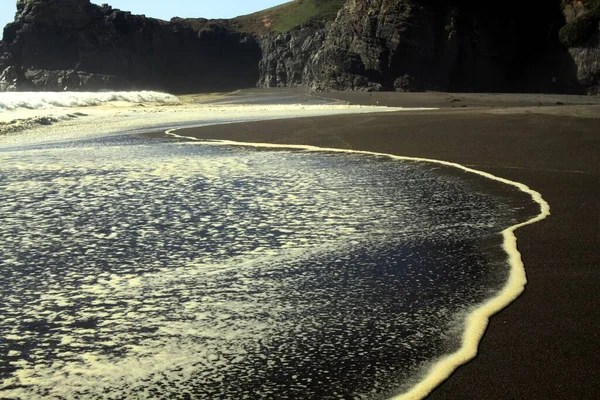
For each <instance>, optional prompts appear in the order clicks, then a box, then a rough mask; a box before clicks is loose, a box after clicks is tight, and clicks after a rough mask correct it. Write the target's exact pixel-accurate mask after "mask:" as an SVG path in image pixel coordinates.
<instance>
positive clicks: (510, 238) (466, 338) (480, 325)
mask: <svg viewBox="0 0 600 400" xmlns="http://www.w3.org/2000/svg"><path fill="white" fill-rule="evenodd" d="M178 130H179V129H169V130H167V131H166V132H165V133H166V134H167V135H169V136H172V137H175V138H178V139H188V140H189V139H192V140H200V139H196V138H194V137H186V136H180V135H178V134H177V133H175V132H176V131H178ZM205 144H208V145H226V146H241V147H257V148H273V149H298V150H306V151H315V152H333V153H355V154H365V155H373V156H383V157H388V158H390V159H393V160H404V161H417V162H427V163H432V164H437V165H442V166H446V167H451V168H456V169H459V170H461V171H464V172H467V173H470V174H475V175H479V176H481V177H484V178H487V179H489V180H492V181H495V182H499V183H502V184H505V185H509V186H514V187H516V188H517V189H519V190H520V191H522V192H524V193H526V194H528V195H530V196H531V200H532V202H534V203H537V204H538V205H539V208H540V210H539V214H538V215H536V216H534V217H532V218H530V219H528V220H526V221H522V222H519V223H517V224H515V225H512V226H510V227H508V228H506V229H504V230H502V232H501V236H502V238H503V245H502V247H503V249H504V251H505V253H506V256H507V257H506V261H507V263H508V266H509V268H510V271H509V276H508V279H507V282H506V284H505V286H504V287H503V288H502V290H500V292H498V294H497V295H496V296H495V297H493V298H489V299H487V300H486V301H485V302H484V303H482V304H480V305H479V307H478V308H476V309H474V310H472V312H471V313H470V314H469V315H468V316H467V318H466V320H465V331H464V333H463V335H462V345H461V348H460V349H458V350H457V351H456V352H454V353H450V354H447V355H445V356H444V357H442V358H441V359H439V360H438V361H437V362H435V363H434V364H433V365H432V366H431V367H430V369H429V371H428V372H427V373H426V374H425V375H424V376H423V379H421V380H420V381H419V382H418V383H417V384H416V385H415V386H413V387H412V388H411V389H410V390H409V391H407V392H405V393H401V394H399V395H395V396H394V397H392V398H391V399H393V400H412V399H421V398H425V397H426V396H427V395H429V394H430V393H431V392H432V391H433V390H435V388H436V387H437V386H439V385H440V384H441V383H442V382H444V381H445V380H447V379H448V378H449V377H450V376H451V375H452V373H453V372H454V371H456V369H458V368H459V367H460V366H461V365H464V364H465V363H468V362H469V361H471V360H473V359H474V358H475V357H476V356H477V350H478V347H479V343H480V341H481V338H482V337H483V335H484V334H485V331H486V329H487V326H488V324H489V319H490V318H491V317H492V316H494V315H495V314H497V313H498V312H500V311H502V310H503V309H504V308H506V307H508V306H509V305H510V304H511V303H512V302H513V301H514V300H515V299H517V298H518V297H519V296H520V295H521V294H522V293H523V291H524V290H525V285H526V284H527V278H526V273H525V268H524V265H523V262H522V259H521V254H520V253H519V250H518V248H517V238H516V236H515V232H516V231H517V230H518V229H520V228H522V227H524V226H527V225H531V224H535V223H536V222H540V221H542V220H544V219H545V218H547V217H548V216H549V215H550V206H549V204H548V203H547V202H546V201H545V200H544V199H543V198H542V196H541V194H540V193H538V192H536V191H535V190H532V189H531V188H529V187H527V186H526V185H524V184H522V183H519V182H514V181H510V180H507V179H504V178H501V177H498V176H495V175H492V174H489V173H487V172H482V171H478V170H474V169H472V168H469V167H465V166H463V165H460V164H456V163H451V162H447V161H442V160H434V159H426V158H415V157H405V156H398V155H393V154H386V153H373V152H365V151H359V150H340V149H335V148H322V147H314V146H309V145H285V144H281V145H273V144H269V143H251V142H231V141H226V140H223V141H216V142H210V143H205Z"/></svg>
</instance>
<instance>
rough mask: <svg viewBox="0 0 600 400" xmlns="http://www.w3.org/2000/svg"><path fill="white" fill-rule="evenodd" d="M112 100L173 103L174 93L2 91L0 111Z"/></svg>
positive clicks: (94, 104)
mask: <svg viewBox="0 0 600 400" xmlns="http://www.w3.org/2000/svg"><path fill="white" fill-rule="evenodd" d="M110 102H125V103H159V104H172V103H177V102H179V99H178V98H177V97H176V96H173V95H172V94H167V93H160V92H152V91H141V92H4V93H0V112H6V111H12V110H19V109H28V110H32V109H48V108H57V107H89V106H97V105H101V104H105V103H110Z"/></svg>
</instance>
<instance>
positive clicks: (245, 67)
mask: <svg viewBox="0 0 600 400" xmlns="http://www.w3.org/2000/svg"><path fill="white" fill-rule="evenodd" d="M0 54H2V56H0V57H1V59H0V89H4V90H7V89H9V90H10V89H17V90H42V89H43V90H94V89H106V88H110V89H134V88H135V89H144V88H152V89H162V90H168V91H174V92H187V91H202V90H217V89H227V88H234V87H250V86H254V85H255V83H256V81H257V79H258V62H259V59H260V49H259V47H258V44H257V43H256V41H255V40H254V38H253V37H252V36H250V35H245V34H242V33H239V32H234V31H231V30H229V29H228V28H227V27H226V26H223V25H220V24H217V23H214V24H205V26H204V27H203V29H202V30H195V29H193V28H192V27H191V26H189V25H188V24H186V23H185V22H183V21H177V20H174V21H173V22H165V21H160V20H156V19H151V18H146V17H144V16H137V15H132V14H131V13H128V12H122V11H120V10H116V9H112V8H111V7H110V6H102V7H100V6H96V5H93V4H91V3H90V1H89V0H19V1H18V2H17V15H16V19H15V22H13V23H11V24H8V25H7V26H6V27H5V29H4V38H3V42H2V44H1V46H0Z"/></svg>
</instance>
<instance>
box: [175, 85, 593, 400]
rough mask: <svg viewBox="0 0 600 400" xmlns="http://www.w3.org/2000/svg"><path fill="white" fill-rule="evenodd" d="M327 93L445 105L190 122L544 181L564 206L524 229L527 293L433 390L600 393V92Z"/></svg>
mask: <svg viewBox="0 0 600 400" xmlns="http://www.w3.org/2000/svg"><path fill="white" fill-rule="evenodd" d="M327 95H328V96H331V97H334V98H336V99H338V100H343V101H347V102H349V103H350V104H376V105H392V106H405V107H407V106H410V107H441V109H440V110H438V111H421V112H402V113H384V114H368V115H346V116H326V117H318V118H317V117H309V118H302V119H286V120H278V121H264V122H253V123H244V124H234V125H221V126H211V127H203V128H196V129H187V130H183V131H178V133H179V134H181V135H193V136H195V137H200V138H207V139H230V140H236V141H246V142H270V143H281V144H283V143H285V144H309V145H316V146H322V147H337V148H344V149H354V150H366V151H374V152H384V153H391V154H398V155H404V156H412V157H425V158H434V159H440V160H446V161H451V162H456V163H459V164H463V165H466V166H469V167H472V168H474V169H477V170H482V171H486V172H489V173H491V174H494V175H496V176H500V177H503V178H507V179H510V180H514V181H517V182H522V183H524V184H526V185H528V186H529V187H531V188H532V189H534V190H537V191H539V192H541V193H542V195H543V196H544V199H545V200H546V201H548V202H549V203H550V206H551V211H552V215H551V216H550V217H549V218H548V219H546V220H545V221H542V222H541V223H538V224H534V225H531V226H528V227H524V228H522V229H520V230H519V231H517V233H516V235H517V239H518V246H519V249H520V251H521V254H522V257H523V261H524V263H525V269H526V271H527V276H528V281H529V283H528V285H527V288H526V291H525V293H524V294H523V295H522V296H521V297H520V298H519V299H517V300H516V301H515V302H514V303H513V304H511V305H510V306H509V307H508V308H506V309H505V310H503V311H501V312H500V313H499V314H497V315H496V316H494V317H493V318H492V319H491V321H490V326H489V328H488V330H487V332H486V335H485V337H484V338H483V340H482V342H481V345H480V352H479V355H478V357H477V358H476V359H475V360H474V361H472V362H470V363H469V364H467V365H465V366H462V367H460V368H459V369H458V370H457V371H456V372H455V373H454V374H453V375H452V376H451V377H450V379H448V380H447V381H446V382H445V383H443V384H442V385H441V386H440V387H438V388H437V389H436V390H435V391H434V392H433V393H432V394H431V395H430V397H429V398H431V399H596V398H598V396H599V395H600V368H599V366H600V352H599V351H598V349H600V333H599V332H600V331H599V329H598V328H599V321H600V250H599V249H600V201H599V200H598V199H599V198H600V99H598V98H594V97H580V96H540V95H454V94H444V93H424V94H423V93H419V94H394V93H382V94H369V93H333V94H327ZM456 98H459V99H460V100H459V101H456V100H454V99H456ZM457 103H462V104H461V105H466V106H467V107H460V106H458V107H457V106H456V105H457ZM540 103H541V105H540ZM588 103H589V104H588Z"/></svg>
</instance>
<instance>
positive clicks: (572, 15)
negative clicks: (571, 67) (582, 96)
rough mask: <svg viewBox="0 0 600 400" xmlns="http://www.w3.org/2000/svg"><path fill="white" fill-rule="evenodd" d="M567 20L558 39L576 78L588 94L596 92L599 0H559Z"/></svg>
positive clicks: (599, 73)
mask: <svg viewBox="0 0 600 400" xmlns="http://www.w3.org/2000/svg"><path fill="white" fill-rule="evenodd" d="M563 13H564V15H565V19H566V22H567V24H566V25H565V26H564V27H563V28H562V29H561V30H560V39H561V42H562V43H563V45H565V46H566V47H568V50H569V55H570V56H571V59H572V60H573V62H574V63H575V65H576V67H577V81H578V82H579V83H580V84H581V86H582V87H583V89H584V90H585V91H586V92H587V93H589V94H596V95H597V94H600V0H584V1H581V0H574V1H563Z"/></svg>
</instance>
